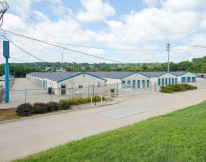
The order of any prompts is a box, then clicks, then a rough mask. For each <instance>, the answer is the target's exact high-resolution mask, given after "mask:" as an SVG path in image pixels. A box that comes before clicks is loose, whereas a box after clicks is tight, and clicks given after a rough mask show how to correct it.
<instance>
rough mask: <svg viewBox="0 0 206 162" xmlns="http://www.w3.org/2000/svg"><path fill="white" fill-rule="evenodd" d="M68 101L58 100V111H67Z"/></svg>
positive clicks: (68, 107)
mask: <svg viewBox="0 0 206 162" xmlns="http://www.w3.org/2000/svg"><path fill="white" fill-rule="evenodd" d="M70 105H71V104H70V101H69V100H64V99H63V100H60V101H59V109H60V110H67V109H70Z"/></svg>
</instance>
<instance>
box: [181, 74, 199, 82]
mask: <svg viewBox="0 0 206 162" xmlns="http://www.w3.org/2000/svg"><path fill="white" fill-rule="evenodd" d="M182 77H184V78H185V83H189V82H192V81H193V80H192V78H193V77H194V78H195V82H196V76H195V75H194V74H192V73H190V72H188V73H186V74H184V75H182V76H178V79H177V80H178V83H184V82H182ZM187 78H190V81H189V80H188V79H187Z"/></svg>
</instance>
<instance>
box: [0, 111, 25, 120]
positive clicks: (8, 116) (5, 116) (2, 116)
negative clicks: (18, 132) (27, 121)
mask: <svg viewBox="0 0 206 162" xmlns="http://www.w3.org/2000/svg"><path fill="white" fill-rule="evenodd" d="M19 118H21V116H18V115H17V113H16V109H9V110H0V121H3V120H12V119H19Z"/></svg>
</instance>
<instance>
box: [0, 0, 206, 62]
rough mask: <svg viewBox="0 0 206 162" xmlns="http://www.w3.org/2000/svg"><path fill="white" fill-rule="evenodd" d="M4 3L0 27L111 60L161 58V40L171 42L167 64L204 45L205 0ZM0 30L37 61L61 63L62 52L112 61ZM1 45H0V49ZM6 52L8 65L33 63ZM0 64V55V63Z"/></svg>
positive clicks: (70, 58) (66, 56) (72, 57)
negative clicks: (7, 5)
mask: <svg viewBox="0 0 206 162" xmlns="http://www.w3.org/2000/svg"><path fill="white" fill-rule="evenodd" d="M0 1H3V0H0ZM7 3H8V4H9V10H8V11H7V12H6V14H5V15H4V21H3V24H2V26H1V29H4V30H8V31H12V32H15V33H19V34H22V35H25V36H29V37H32V38H36V39H40V40H43V41H47V42H52V43H54V44H58V45H59V46H62V47H66V48H68V49H72V50H75V51H80V52H84V53H87V54H90V55H94V56H98V57H102V58H107V59H111V60H114V61H116V62H120V63H150V62H167V59H168V52H167V51H166V44H167V43H170V46H171V51H170V61H172V62H176V63H177V62H180V61H187V60H189V61H191V60H192V59H193V58H197V57H203V56H205V54H206V48H201V47H194V45H203V46H206V39H205V38H206V16H205V15H206V0H181V1H180V0H129V1H126V0H7ZM0 33H1V35H4V36H6V38H8V39H9V40H11V41H12V42H14V43H15V44H16V45H18V46H19V47H21V48H22V49H24V50H25V51H27V52H29V53H31V54H32V55H34V56H35V57H37V58H40V59H42V60H43V61H47V62H61V61H62V55H63V62H77V63H85V62H87V63H100V62H105V63H113V62H114V61H109V60H104V59H100V58H95V57H91V56H88V55H83V54H80V53H76V52H73V51H69V50H64V49H61V48H57V47H54V46H50V45H46V44H43V43H40V42H36V41H32V40H29V39H25V38H22V37H17V36H14V35H11V34H9V33H7V32H3V31H0ZM3 40H5V38H2V37H1V41H3ZM2 46H3V43H2V45H1V46H0V48H1V49H0V50H1V51H2ZM82 46H87V47H95V48H86V47H82ZM114 49H115V50H114ZM10 56H11V58H10V60H9V62H11V63H12V62H39V60H38V59H36V58H34V57H32V56H30V55H28V54H26V53H25V52H23V51H22V50H20V49H19V48H17V47H15V46H14V45H13V44H11V43H10ZM16 59H18V60H16ZM4 62H5V59H4V58H3V56H2V54H1V56H0V63H4Z"/></svg>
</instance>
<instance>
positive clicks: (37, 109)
mask: <svg viewBox="0 0 206 162" xmlns="http://www.w3.org/2000/svg"><path fill="white" fill-rule="evenodd" d="M46 112H48V107H47V104H45V103H41V102H37V103H35V104H34V113H35V114H43V113H46Z"/></svg>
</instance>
